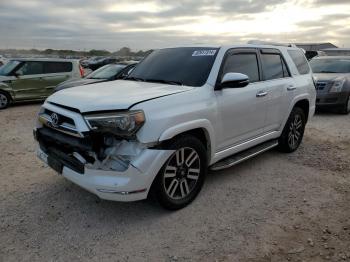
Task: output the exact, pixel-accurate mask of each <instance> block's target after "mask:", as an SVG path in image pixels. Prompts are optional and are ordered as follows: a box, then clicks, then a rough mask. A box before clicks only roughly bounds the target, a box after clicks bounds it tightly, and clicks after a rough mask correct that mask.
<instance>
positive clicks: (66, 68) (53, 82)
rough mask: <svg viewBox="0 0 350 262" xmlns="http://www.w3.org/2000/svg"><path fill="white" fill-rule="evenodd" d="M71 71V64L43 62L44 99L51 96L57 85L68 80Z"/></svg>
mask: <svg viewBox="0 0 350 262" xmlns="http://www.w3.org/2000/svg"><path fill="white" fill-rule="evenodd" d="M72 70H73V64H72V62H68V61H67V62H44V73H45V76H44V77H43V81H44V83H45V90H44V94H45V97H47V96H49V95H51V94H52V93H53V90H54V88H55V87H56V86H57V85H58V84H60V83H62V82H64V81H66V80H67V79H69V78H70V76H71V73H72Z"/></svg>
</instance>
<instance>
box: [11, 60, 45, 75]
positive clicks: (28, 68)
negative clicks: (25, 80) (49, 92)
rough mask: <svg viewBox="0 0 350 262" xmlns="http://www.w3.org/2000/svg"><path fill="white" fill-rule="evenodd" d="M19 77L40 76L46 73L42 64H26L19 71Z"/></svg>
mask: <svg viewBox="0 0 350 262" xmlns="http://www.w3.org/2000/svg"><path fill="white" fill-rule="evenodd" d="M17 73H18V74H19V75H24V76H25V75H39V74H43V73H44V66H43V63H42V62H34V61H33V62H25V63H24V64H23V65H22V67H21V68H20V69H18V70H17Z"/></svg>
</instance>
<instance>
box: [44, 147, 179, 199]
mask: <svg viewBox="0 0 350 262" xmlns="http://www.w3.org/2000/svg"><path fill="white" fill-rule="evenodd" d="M37 153H38V156H39V158H40V159H41V160H43V161H44V162H45V163H46V164H47V160H45V157H46V159H47V154H46V153H45V152H44V151H43V150H42V149H40V148H39V149H38V152H37ZM172 153H173V151H171V150H153V149H145V150H143V151H142V153H141V154H140V155H139V156H138V157H137V158H135V160H133V161H132V162H131V163H130V165H129V166H128V168H127V169H126V170H125V171H122V172H118V171H106V170H98V169H90V168H87V167H86V166H85V168H84V173H83V174H80V173H78V172H76V171H74V170H72V169H71V168H69V167H66V166H63V169H62V175H63V176H64V177H65V178H67V179H68V180H70V181H72V182H73V183H75V184H77V185H79V186H80V187H82V188H84V189H86V190H88V191H90V192H91V193H93V194H95V195H97V196H98V197H100V198H101V199H106V200H112V201H136V200H142V199H146V198H147V195H148V193H149V190H150V188H151V185H152V182H153V180H154V179H155V177H156V175H157V173H158V172H159V170H160V169H161V167H162V166H163V164H164V163H165V161H166V160H167V159H168V158H169V157H170V155H171V154H172Z"/></svg>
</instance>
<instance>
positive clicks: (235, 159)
mask: <svg viewBox="0 0 350 262" xmlns="http://www.w3.org/2000/svg"><path fill="white" fill-rule="evenodd" d="M277 145H278V141H277V140H271V141H268V142H265V143H263V144H260V145H257V146H255V147H252V148H249V149H247V150H245V151H243V152H240V153H237V154H235V155H232V156H229V157H227V158H225V159H223V160H221V161H219V162H217V163H215V164H214V165H212V166H211V167H210V170H212V171H218V170H221V169H225V168H229V167H232V166H234V165H237V164H239V163H241V162H243V161H245V160H247V159H249V158H252V157H255V156H256V155H259V154H261V153H263V152H265V151H267V150H269V149H271V148H273V147H275V146H277Z"/></svg>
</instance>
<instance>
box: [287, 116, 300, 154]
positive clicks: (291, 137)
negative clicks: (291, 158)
mask: <svg viewBox="0 0 350 262" xmlns="http://www.w3.org/2000/svg"><path fill="white" fill-rule="evenodd" d="M302 129H303V120H302V118H301V116H300V115H298V114H296V115H295V116H294V119H293V121H291V123H290V126H289V133H288V144H289V146H290V148H291V149H295V148H296V147H298V145H299V143H300V138H301V134H302Z"/></svg>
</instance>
